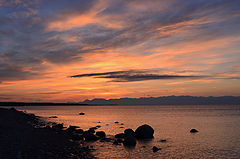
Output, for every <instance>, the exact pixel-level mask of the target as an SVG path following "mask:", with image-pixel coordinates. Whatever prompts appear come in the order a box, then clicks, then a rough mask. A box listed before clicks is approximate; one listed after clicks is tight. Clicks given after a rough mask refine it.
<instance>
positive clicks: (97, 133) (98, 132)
mask: <svg viewBox="0 0 240 159" xmlns="http://www.w3.org/2000/svg"><path fill="white" fill-rule="evenodd" d="M96 135H97V136H99V137H100V138H105V137H106V133H105V132H104V131H97V132H96Z"/></svg>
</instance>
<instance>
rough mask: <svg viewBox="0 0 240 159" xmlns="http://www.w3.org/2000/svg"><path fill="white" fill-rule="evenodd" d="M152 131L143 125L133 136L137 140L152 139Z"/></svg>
mask: <svg viewBox="0 0 240 159" xmlns="http://www.w3.org/2000/svg"><path fill="white" fill-rule="evenodd" d="M153 134H154V130H153V128H152V127H151V126H149V125H147V124H144V125H142V126H139V127H138V128H137V129H136V131H135V136H136V138H138V139H152V138H153Z"/></svg>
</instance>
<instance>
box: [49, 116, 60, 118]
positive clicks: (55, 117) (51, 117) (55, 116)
mask: <svg viewBox="0 0 240 159" xmlns="http://www.w3.org/2000/svg"><path fill="white" fill-rule="evenodd" d="M48 118H58V117H57V116H50V117H48Z"/></svg>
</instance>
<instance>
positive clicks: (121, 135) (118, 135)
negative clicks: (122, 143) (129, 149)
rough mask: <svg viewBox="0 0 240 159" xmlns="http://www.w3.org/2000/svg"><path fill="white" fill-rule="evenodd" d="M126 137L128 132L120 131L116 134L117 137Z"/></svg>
mask: <svg viewBox="0 0 240 159" xmlns="http://www.w3.org/2000/svg"><path fill="white" fill-rule="evenodd" d="M124 137H126V134H124V133H119V134H116V135H115V138H124Z"/></svg>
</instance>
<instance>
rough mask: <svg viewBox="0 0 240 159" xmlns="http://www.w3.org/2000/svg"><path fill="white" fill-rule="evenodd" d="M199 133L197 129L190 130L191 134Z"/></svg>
mask: <svg viewBox="0 0 240 159" xmlns="http://www.w3.org/2000/svg"><path fill="white" fill-rule="evenodd" d="M197 132H198V130H196V129H191V130H190V133H197Z"/></svg>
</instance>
